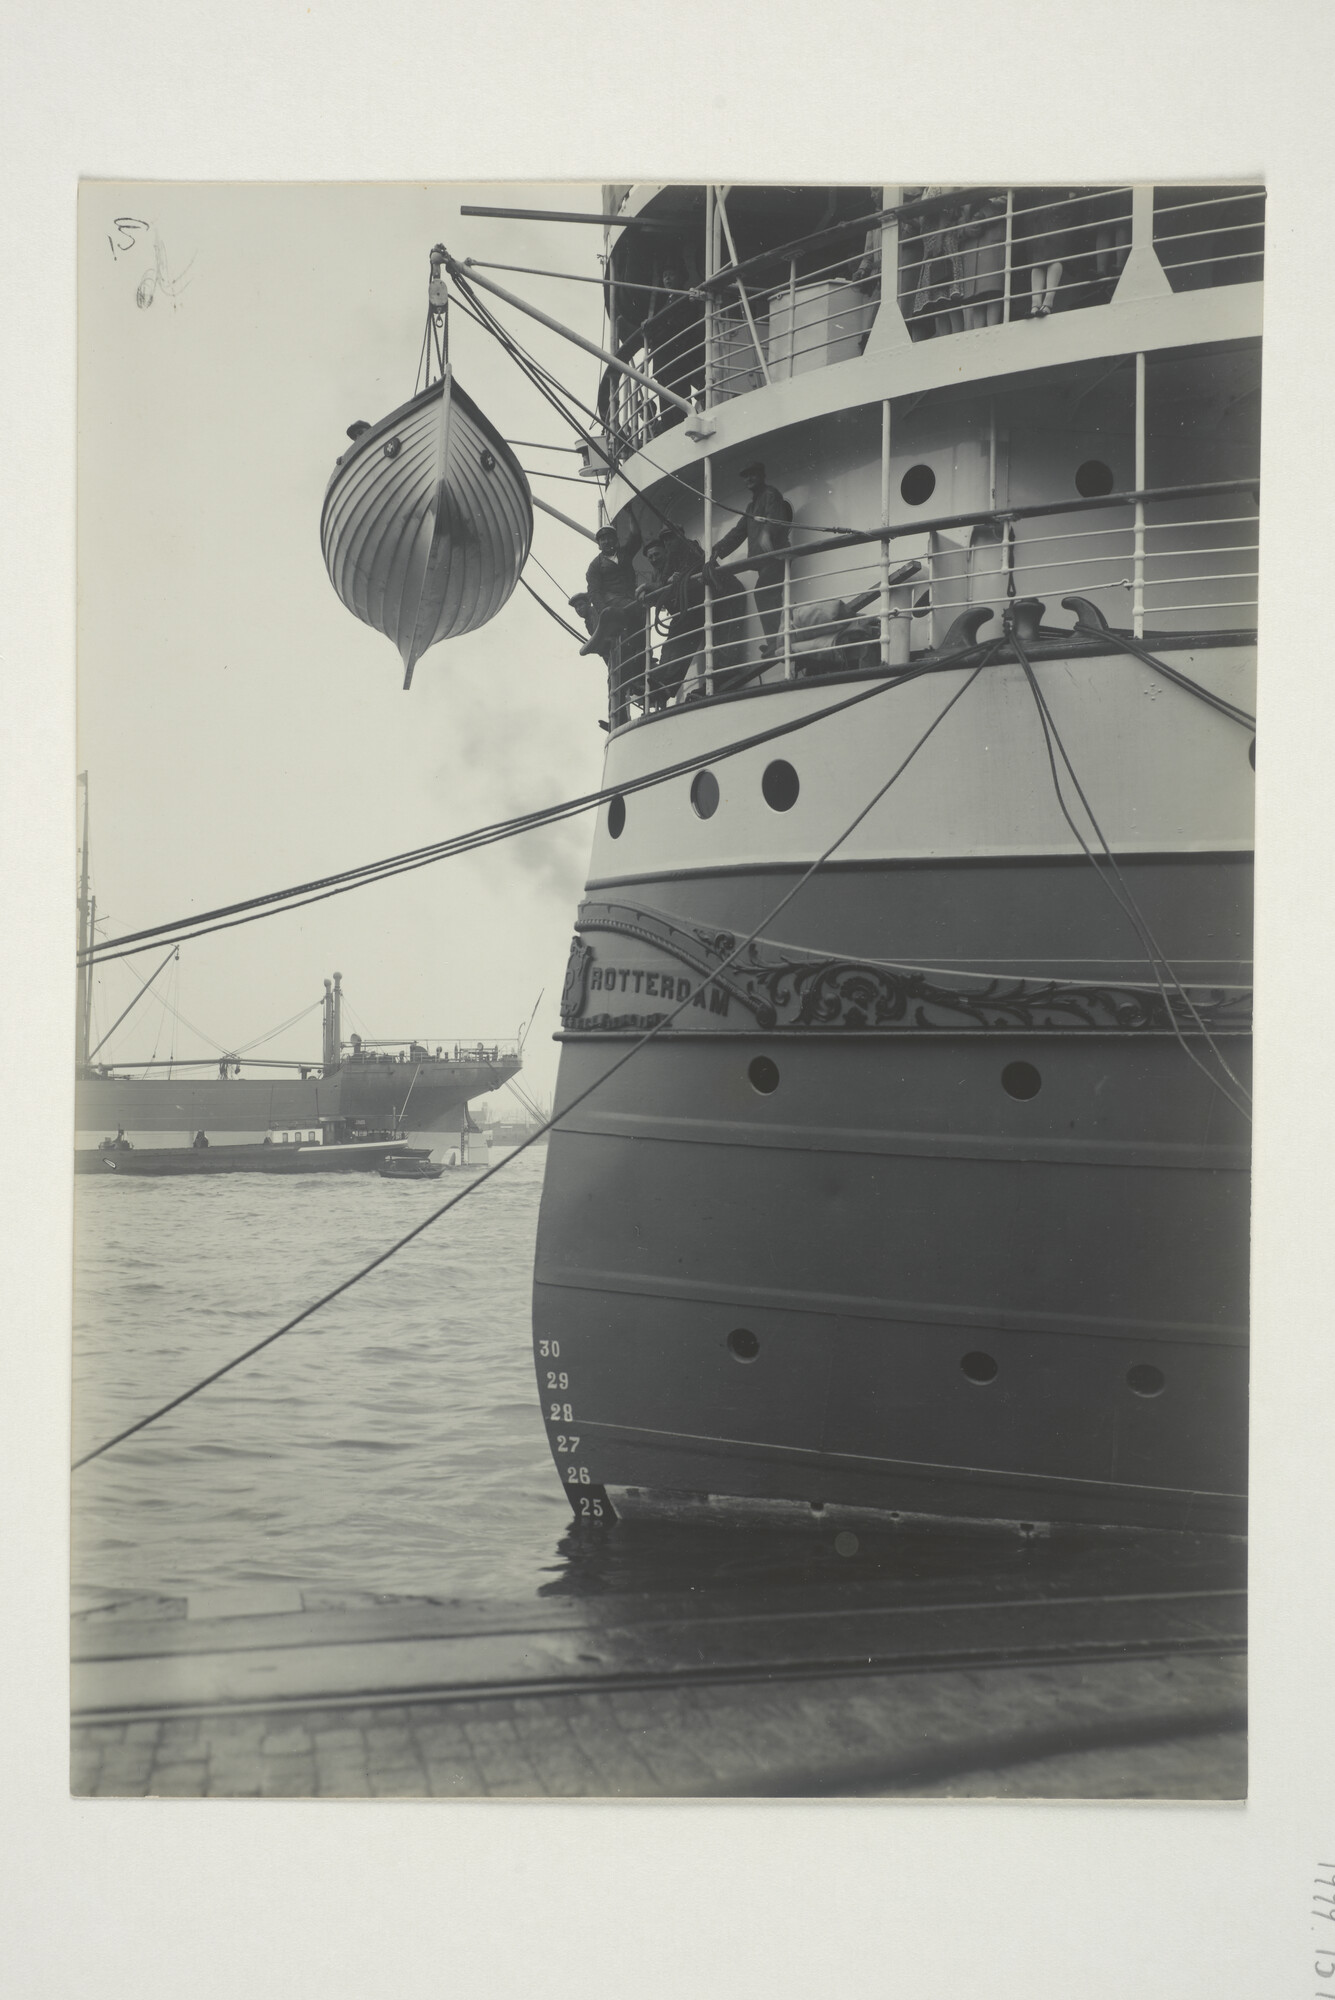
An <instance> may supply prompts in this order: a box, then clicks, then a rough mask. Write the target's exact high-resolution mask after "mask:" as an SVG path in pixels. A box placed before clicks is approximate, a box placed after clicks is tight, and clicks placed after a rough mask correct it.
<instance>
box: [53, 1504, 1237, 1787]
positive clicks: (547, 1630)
mask: <svg viewBox="0 0 1335 2000" xmlns="http://www.w3.org/2000/svg"><path fill="white" fill-rule="evenodd" d="M729 1567H730V1566H729V1564H728V1563H726V1562H724V1563H722V1564H721V1565H720V1566H719V1568H718V1570H717V1571H716V1574H715V1577H714V1579H713V1583H712V1587H709V1586H707V1587H706V1588H704V1589H700V1588H692V1589H675V1588H674V1589H665V1590H626V1589H612V1590H609V1591H605V1592H604V1591H601V1590H599V1591H595V1593H594V1594H592V1595H588V1596H552V1597H545V1598H542V1599H539V1600H537V1601H531V1602H528V1603H524V1604H501V1603H485V1602H477V1601H473V1600H467V1599H462V1598H456V1599H448V1600H447V1599H444V1598H425V1597H402V1598H395V1597H386V1596H375V1595H372V1594H370V1593H356V1592H346V1591H344V1592H339V1591H335V1590H329V1589H324V1590H319V1589H304V1590H303V1589H299V1588H297V1587H294V1586H262V1587H258V1588H255V1589H252V1590H249V1591H244V1592H212V1593H206V1594H204V1595H202V1596H191V1597H188V1598H154V1599H145V1598H135V1597H129V1598H125V1597H122V1598H119V1599H118V1598H117V1597H116V1596H115V1595H114V1594H105V1595H103V1596H101V1597H98V1596H96V1595H93V1596H86V1597H85V1599H84V1601H83V1602H82V1604H81V1606H80V1608H79V1610H78V1611H77V1613H76V1616H75V1620H74V1668H73V1707H74V1732H73V1735H74V1745H73V1764H72V1780H71V1783H72V1789H73V1791H74V1792H75V1793H78V1794H85V1795H96V1796H101V1797H124V1796H146V1795H147V1796H172V1797H179V1796H206V1795H207V1796H229V1797H256V1796H260V1797H293V1796H323V1797H357V1796H381V1797H425V1796H450V1797H501V1796H509V1797H538V1798H541V1797H546V1796H556V1797H578V1796H591V1797H634V1796H638V1797H648V1796H664V1797H671V1796H692V1797H708V1796H769V1797H776V1796H793V1797H800V1796H817V1795H824V1796H858V1795H864V1796H891V1795H893V1796H910V1795H915V1794H916V1795H924V1796H926V1795H954V1796H1008V1795H1009V1796H1021V1797H1023V1796H1029V1797H1054V1798H1057V1797H1083V1798H1113V1797H1156V1798H1218V1799H1236V1798H1240V1797H1242V1796H1244V1795H1245V1791H1246V1770H1245V1708H1244V1700H1245V1666H1244V1660H1243V1649H1244V1644H1245V1592H1244V1575H1243V1570H1244V1556H1243V1551H1242V1546H1241V1544H1240V1543H1237V1542H1232V1541H1224V1540H1212V1539H1209V1538H1204V1537H1195V1538H1192V1537H1167V1536H1160V1537H1155V1536H1146V1537H1140V1538H1138V1539H1135V1540H1133V1541H1126V1540H1122V1541H1116V1542H1112V1541H1110V1542H1107V1543H1105V1544H1101V1545H1095V1544H1090V1543H1089V1542H1088V1541H1086V1542H1085V1543H1084V1544H1082V1545H1081V1547H1080V1548H1079V1549H1076V1548H1075V1547H1073V1546H1072V1547H1066V1548H1063V1547H1060V1546H1055V1547H1054V1546H1048V1547H1045V1546H1043V1545H1031V1546H1030V1547H1029V1548H1028V1549H1022V1550H1018V1551H1017V1550H1016V1548H1015V1546H1014V1545H1013V1544H1011V1545H1009V1546H1008V1547H1007V1548H1006V1549H1005V1550H1003V1551H1002V1552H1001V1554H1000V1555H999V1556H998V1555H997V1554H996V1553H995V1552H994V1553H993V1554H992V1555H991V1556H990V1557H989V1556H988V1555H987V1553H986V1551H985V1550H982V1549H981V1548H979V1549H978V1550H976V1551H975V1554H974V1555H973V1557H972V1559H966V1560H964V1561H963V1562H956V1563H954V1564H952V1565H949V1566H948V1568H949V1573H948V1574H945V1575H943V1574H940V1573H937V1574H936V1575H934V1576H928V1577H924V1576H923V1575H921V1574H919V1573H916V1564H915V1563H914V1562H913V1561H912V1560H910V1561H909V1562H907V1563H906V1564H901V1565H899V1566H898V1567H897V1568H896V1570H895V1573H893V1574H890V1573H887V1572H885V1571H884V1570H879V1571H878V1570H875V1569H873V1568H871V1567H868V1568H867V1569H865V1570H864V1572H863V1573H861V1574H853V1575H851V1576H850V1577H849V1578H848V1580H846V1581H845V1580H842V1579H840V1580H837V1581H834V1580H832V1581H829V1582H827V1583H825V1584H823V1585H822V1586H820V1587H818V1588H814V1589H813V1588H812V1587H810V1586H809V1585H808V1586H805V1587H800V1586H798V1585H796V1584H795V1583H794V1581H793V1579H792V1576H791V1574H786V1573H785V1570H784V1567H783V1564H782V1563H780V1564H779V1565H777V1566H776V1567H777V1574H776V1575H774V1576H773V1577H768V1578H767V1577H766V1575H765V1574H764V1565H763V1564H762V1565H760V1566H759V1568H754V1567H753V1568H751V1569H750V1570H749V1571H748V1570H747V1568H746V1565H745V1564H743V1565H742V1569H743V1575H742V1578H741V1580H740V1581H738V1580H736V1579H734V1580H733V1581H732V1582H729V1581H728V1580H727V1578H728V1570H729ZM853 1567H854V1569H856V1564H855V1565H853Z"/></svg>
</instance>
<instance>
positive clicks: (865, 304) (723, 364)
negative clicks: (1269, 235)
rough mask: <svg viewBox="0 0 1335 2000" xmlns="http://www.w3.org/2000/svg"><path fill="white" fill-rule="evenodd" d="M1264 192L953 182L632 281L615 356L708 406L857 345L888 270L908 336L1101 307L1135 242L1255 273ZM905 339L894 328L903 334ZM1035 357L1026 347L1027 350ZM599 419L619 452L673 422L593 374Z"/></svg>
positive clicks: (1225, 271)
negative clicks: (637, 310)
mask: <svg viewBox="0 0 1335 2000" xmlns="http://www.w3.org/2000/svg"><path fill="white" fill-rule="evenodd" d="M1264 211H1265V191H1264V189H1262V188H1259V187H1248V188H1234V187H1213V188H1210V187H1159V188H1155V189H1154V190H1153V201H1152V203H1151V202H1149V201H1144V202H1137V201H1136V200H1135V199H1134V191H1133V189H1132V188H1131V187H1130V186H1129V185H1126V186H1113V187H1083V188H1074V189H1053V188H1032V187H1019V188H1016V187H991V188H988V187H982V188H956V189H949V190H944V191H939V192H937V191H933V192H932V193H931V194H930V195H925V196H922V197H920V198H918V199H915V200H911V201H901V202H898V203H897V204H895V206H893V207H891V208H887V209H884V210H881V211H878V212H876V213H875V214H872V215H868V216H865V217H862V218H860V219H859V220H856V221H854V222H842V223H839V224H837V225H836V226H835V227H834V228H832V229H829V230H825V231H823V232H819V233H817V234H815V235H812V236H808V237H804V238H801V239H798V240H797V241H796V242H794V243H791V244H785V245H779V246H777V247H776V248H775V249H774V250H773V251H768V252H764V253H761V254H760V255H758V256H754V257H749V258H745V259H743V260H742V262H741V263H739V264H734V265H728V266H725V267H724V268H723V269H721V270H719V271H718V272H717V273H716V275H714V276H713V277H711V278H707V279H706V280H705V281H704V282H702V283H701V284H700V285H697V286H694V287H688V288H681V289H675V290H672V291H669V290H668V289H667V288H666V287H662V288H660V289H659V290H658V291H653V290H643V288H640V289H641V290H643V303H644V306H645V316H644V318H643V320H642V321H641V322H640V323H639V325H638V326H637V327H636V329H635V331H634V333H633V334H631V335H630V337H629V338H628V339H626V340H624V341H623V342H622V344H621V347H620V349H619V353H620V357H621V359H622V360H623V361H626V362H628V363H630V364H631V365H632V366H634V367H637V368H639V369H641V370H642V371H643V372H644V373H646V374H649V375H652V376H653V377H654V378H655V379H656V380H657V381H659V382H661V383H662V385H663V387H664V388H666V389H670V390H672V391H673V392H674V393H675V394H677V395H680V396H686V397H688V398H692V399H694V400H696V401H697V402H698V403H700V404H701V406H702V407H705V408H713V407H716V406H717V405H718V404H720V403H724V402H728V401H730V400H731V399H733V398H734V397H737V396H740V395H745V394H746V393H748V392H749V391H750V390H752V389H758V388H761V387H763V386H764V385H766V384H767V383H770V382H776V381H786V380H787V379H789V377H791V376H793V375H799V374H804V373H806V372H807V371H808V370H810V369H813V368H825V367H829V366H831V365H832V364H834V363H836V362H839V361H845V360H850V359H852V358H854V357H855V356H857V355H858V354H860V353H862V351H863V350H864V349H865V347H866V345H867V342H868V339H869V337H870V335H871V331H872V327H873V325H874V323H875V320H876V317H877V314H878V312H879V309H880V305H881V300H882V296H883V292H882V287H883V284H884V273H885V272H886V271H887V270H893V272H894V274H895V284H894V298H895V303H896V306H897V308H898V310H899V312H900V313H902V315H903V318H904V322H905V325H906V326H907V329H908V333H909V336H910V338H911V339H913V340H925V339H937V338H941V337H943V336H948V335H950V334H957V333H963V332H966V331H972V330H976V329H979V328H985V327H991V326H1000V325H1005V324H1007V323H1009V322H1010V321H1011V320H1015V319H1022V318H1024V319H1027V318H1038V319H1044V318H1047V317H1048V316H1049V315H1050V314H1052V313H1061V312H1070V311H1076V310H1080V309H1083V308H1086V307H1090V306H1095V305H1102V304H1107V303H1108V302H1109V301H1110V300H1111V299H1112V297H1113V295H1114V293H1115V292H1116V290H1117V286H1118V284H1119V282H1120V279H1121V276H1122V273H1123V271H1124V270H1125V268H1126V266H1127V262H1128V259H1129V258H1130V256H1131V254H1132V251H1133V249H1138V248H1143V249H1144V250H1145V252H1146V253H1147V254H1148V255H1149V256H1151V257H1155V258H1157V259H1158V261H1159V263H1160V264H1161V266H1162V268H1163V271H1164V275H1165V277H1166V278H1167V280H1168V283H1169V285H1170V286H1171V288H1172V290H1174V291H1187V290H1193V289H1199V288H1202V287H1207V286H1215V285H1232V284H1242V283H1248V282H1253V281H1255V280H1257V279H1259V278H1260V276H1261V274H1262V262H1263V251H1264V232H1265V213H1264ZM901 337H902V334H901ZM1038 358H1040V357H1037V356H1036V359H1038ZM600 414H601V416H602V418H603V421H604V424H605V426H606V429H607V433H608V439H609V444H610V447H611V451H612V455H613V457H614V458H616V459H620V458H624V457H626V456H628V455H629V454H630V453H632V452H635V451H640V450H642V449H644V447H645V446H647V445H648V444H649V443H650V442H651V441H652V439H653V438H654V437H656V436H658V435H659V434H660V433H661V432H663V431H665V430H667V429H670V428H671V427H673V426H674V425H676V424H679V423H681V422H682V420H683V413H682V412H681V411H680V410H679V409H677V408H675V407H674V406H673V405H671V404H669V403H666V402H665V401H663V400H662V399H661V398H659V397H657V396H656V395H655V394H654V393H653V391H652V390H651V389H649V388H647V387H646V386H645V385H644V384H642V383H639V382H633V381H630V380H629V379H628V378H627V377H625V376H623V375H621V374H619V373H618V372H617V371H615V370H609V371H608V373H607V375H606V376H605V377H604V381H603V385H602V391H601V401H600Z"/></svg>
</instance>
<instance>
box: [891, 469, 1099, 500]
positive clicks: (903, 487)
mask: <svg viewBox="0 0 1335 2000" xmlns="http://www.w3.org/2000/svg"><path fill="white" fill-rule="evenodd" d="M1113 484H1114V481H1113V475H1112V467H1111V466H1110V465H1105V464H1104V462H1103V460H1102V459H1101V458H1087V459H1086V460H1085V462H1084V464H1083V465H1080V466H1077V468H1076V474H1075V490H1076V492H1077V493H1078V494H1079V495H1080V497H1081V499H1082V500H1099V499H1102V497H1103V495H1104V494H1105V493H1111V492H1112V490H1113ZM935 491H936V474H935V473H934V472H933V470H932V468H931V466H930V465H911V466H910V467H909V469H908V471H907V472H906V473H905V474H904V477H903V478H902V479H901V480H900V482H899V497H900V499H901V500H902V501H903V502H904V505H905V506H906V507H924V506H926V504H927V502H928V501H929V500H930V499H931V497H932V495H933V494H934V493H935Z"/></svg>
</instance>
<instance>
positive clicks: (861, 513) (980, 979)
mask: <svg viewBox="0 0 1335 2000" xmlns="http://www.w3.org/2000/svg"><path fill="white" fill-rule="evenodd" d="M1265 211H1266V190H1265V187H1264V185H1263V184H1261V183H1257V182H1252V183H1242V182H1239V183H1229V182H1221V181H1208V180H1206V181H1194V182H1192V181H1171V182H1161V183H1147V182H1141V181H1127V182H1122V183H1110V184H1106V185H1105V184H1092V183H1081V184H1078V185H1066V186H1063V185H1037V184H1031V183H1013V182H994V183H984V184H976V183H973V184H968V185H939V184H938V185H931V184H923V183H919V184H911V183H893V184H891V183H884V182H877V183H868V184H848V183H837V184H815V185H787V184H767V183H761V182H741V183H715V182H705V181H674V182H669V183H657V182H653V183H634V182H624V181H623V182H604V183H593V184H583V183H579V184H573V183H572V184H557V183H511V184H501V185H476V186H469V185H444V184H442V185H432V186H427V187H404V188H394V187H374V186H359V185H325V186H318V187H311V186H288V187H247V186H238V185H194V186H192V185H179V184H178V185H162V186H151V185H144V184H132V183H107V182H96V181H90V182H86V183H85V185H84V186H83V188H82V190H81V195H80V204H79V312H80V325H79V342H80V400H79V479H80V486H79V509H80V512H79V522H80V560H79V589H80V599H79V716H78V721H79V740H78V814H79V839H78V868H77V883H76V899H75V900H76V907H77V924H78V1003H77V1011H78V1019H77V1049H76V1057H75V1060H76V1092H75V1125H76V1133H75V1148H74V1162H73V1164H74V1172H75V1311H74V1351H73V1371H74V1372H73V1430H74V1453H73V1459H74V1469H73V1475H72V1495H73V1497H72V1579H71V1581H72V1634H73V1638H72V1680H71V1700H72V1721H73V1750H72V1765H71V1773H72V1775H71V1785H72V1789H73V1791H74V1792H75V1793H76V1794H78V1795H96V1796H98V1797H145V1796H147V1797H196V1798H198V1797H210V1798H218V1797H230V1798H238V1797H241V1798H261V1799H271V1798H292V1797H302V1798H306V1797H319V1798H350V1797H377V1798H423V1797H436V1798H440V1797H444V1798H454V1799H458V1798H486V1799H496V1798H511V1799H525V1798H538V1799H542V1798H572V1797H576V1798H606V1799H618V1798H664V1797H687V1798H720V1797H724V1798H746V1797H766V1798H775V1797H780V1798H794V1797H796V1798H813V1797H819V1798H840V1797H844V1798H869V1797H870V1798H894V1797H954V1798H962V1797H968V1798H978V1797H984V1798H997V1797H1004V1798H1025V1799H1068V1800H1069V1799H1120V1800H1127V1799H1141V1800H1240V1799H1242V1798H1244V1797H1245V1796H1246V1792H1247V1766H1246V1674H1245V1665H1244V1658H1245V1655H1244V1647H1245V1631H1246V1627H1245V1603H1246V1594H1245V1593H1246V1539H1245V1536H1246V1526H1247V1437H1248V1346H1247V1333H1248V1245H1249V1226H1250V1171H1249V1169H1250V1127H1251V1088H1250V1086H1251V1073H1250V1048H1251V1041H1250V1034H1251V1020H1252V914H1251V855H1252V820H1253V814H1252V805H1253V788H1254V784H1255V770H1256V648H1257V623H1258V621H1257V601H1258V583H1257V580H1258V536H1259V519H1260V471H1261V458H1260V450H1261V435H1262V365H1261V333H1262V276H1263V262H1264V252H1265Z"/></svg>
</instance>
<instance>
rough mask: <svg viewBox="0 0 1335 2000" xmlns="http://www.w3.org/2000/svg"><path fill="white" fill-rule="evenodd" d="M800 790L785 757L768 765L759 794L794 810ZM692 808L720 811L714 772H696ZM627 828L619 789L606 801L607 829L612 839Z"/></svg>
mask: <svg viewBox="0 0 1335 2000" xmlns="http://www.w3.org/2000/svg"><path fill="white" fill-rule="evenodd" d="M801 789H802V781H801V779H800V778H799V777H798V775H797V773H796V771H795V770H794V769H793V767H792V765H791V764H789V763H787V762H786V761H785V760H784V759H783V758H782V757H776V758H775V759H774V762H773V763H772V764H766V766H765V770H764V773H763V775H762V777H761V780H760V795H761V797H762V798H763V799H764V801H765V804H766V805H767V806H768V807H769V808H770V810H771V812H776V813H786V812H791V811H792V809H793V807H794V806H795V805H796V804H797V797H798V793H799V792H800V791H801ZM691 807H692V810H693V811H694V813H695V815H696V818H697V819H712V818H713V817H714V814H715V813H716V812H717V811H718V808H719V788H718V779H717V778H716V777H715V776H714V773H713V772H712V771H697V772H696V774H695V776H694V777H693V778H692V780H691ZM625 830H626V801H625V800H624V799H623V798H622V796H621V794H620V792H618V793H617V794H616V795H615V797H614V798H611V799H609V800H608V802H607V831H608V833H609V834H610V835H611V837H612V839H613V840H620V838H621V836H622V834H623V833H624V832H625Z"/></svg>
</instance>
